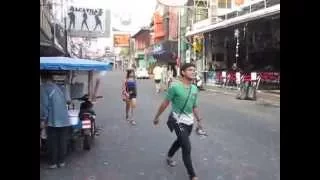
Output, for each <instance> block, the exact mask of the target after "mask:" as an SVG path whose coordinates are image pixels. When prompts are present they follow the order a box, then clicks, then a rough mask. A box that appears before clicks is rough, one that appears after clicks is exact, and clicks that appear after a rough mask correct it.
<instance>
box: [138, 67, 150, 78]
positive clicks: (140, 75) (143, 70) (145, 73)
mask: <svg viewBox="0 0 320 180" xmlns="http://www.w3.org/2000/svg"><path fill="white" fill-rule="evenodd" d="M136 77H137V79H149V73H148V71H147V69H146V68H138V69H137V71H136Z"/></svg>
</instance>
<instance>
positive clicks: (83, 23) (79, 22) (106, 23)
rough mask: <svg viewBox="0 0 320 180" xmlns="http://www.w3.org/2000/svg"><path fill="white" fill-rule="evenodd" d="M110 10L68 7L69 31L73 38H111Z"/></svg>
mask: <svg viewBox="0 0 320 180" xmlns="http://www.w3.org/2000/svg"><path fill="white" fill-rule="evenodd" d="M110 16H111V13H110V10H106V9H102V8H86V7H79V6H76V5H70V6H68V17H67V29H68V31H69V35H70V36H72V37H110V19H111V17H110Z"/></svg>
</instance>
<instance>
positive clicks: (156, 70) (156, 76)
mask: <svg viewBox="0 0 320 180" xmlns="http://www.w3.org/2000/svg"><path fill="white" fill-rule="evenodd" d="M162 73H163V71H162V68H161V67H160V66H159V65H158V64H157V65H156V66H155V67H154V68H153V75H154V83H155V85H156V92H157V93H160V89H161V85H160V83H161V78H162Z"/></svg>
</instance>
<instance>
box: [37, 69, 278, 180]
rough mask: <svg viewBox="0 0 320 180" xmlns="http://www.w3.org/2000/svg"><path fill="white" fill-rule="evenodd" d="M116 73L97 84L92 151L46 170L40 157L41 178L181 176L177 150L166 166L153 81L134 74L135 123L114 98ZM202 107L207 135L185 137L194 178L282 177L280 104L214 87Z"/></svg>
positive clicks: (166, 138)
mask: <svg viewBox="0 0 320 180" xmlns="http://www.w3.org/2000/svg"><path fill="white" fill-rule="evenodd" d="M123 76H124V75H123V73H122V72H110V73H108V74H107V75H106V76H105V77H104V79H103V81H102V85H101V89H100V90H99V91H100V94H101V95H103V96H104V99H102V100H100V102H98V103H97V104H96V107H95V108H96V112H97V123H98V125H99V126H101V128H102V131H101V135H100V136H99V137H97V138H96V140H95V143H94V146H93V148H92V149H91V151H89V152H84V151H82V150H81V149H78V150H77V151H76V152H74V153H73V154H71V155H70V156H68V158H67V166H66V167H65V168H61V169H55V170H48V169H46V167H47V166H46V163H45V162H44V161H43V160H42V161H41V162H40V179H41V180H138V179H139V180H140V179H143V180H187V179H188V177H187V173H186V170H185V167H184V166H183V162H182V157H181V150H180V151H178V153H177V154H176V156H175V159H176V160H177V161H178V166H176V167H173V168H171V167H168V166H167V165H166V164H165V155H166V153H167V150H168V148H169V146H170V145H171V143H172V142H173V141H174V138H175V135H174V134H171V133H170V132H169V130H168V129H167V127H166V124H165V123H166V120H167V117H168V113H169V111H168V110H167V111H166V112H165V113H163V115H162V116H161V122H160V124H161V126H160V127H158V128H156V127H153V125H152V120H153V117H154V115H155V112H156V110H157V108H158V106H159V104H160V102H161V100H162V99H163V94H156V93H155V89H154V84H153V81H152V80H139V83H138V99H137V102H138V107H137V109H136V116H135V119H136V121H137V126H135V127H133V126H130V125H129V124H128V123H127V122H126V121H125V119H124V104H123V102H122V101H121V97H120V91H121V90H120V87H121V84H120V81H121V79H122V77H123ZM200 110H201V114H202V116H203V117H204V125H205V127H206V130H207V132H208V134H209V136H208V137H206V138H203V137H199V136H197V135H196V134H195V133H193V134H192V136H191V142H192V152H191V154H192V160H193V163H194V167H195V170H196V173H197V175H198V176H199V179H200V180H280V108H276V107H266V106H262V105H257V104H256V103H254V102H250V101H240V100H236V99H235V98H233V97H230V96H226V95H223V94H214V93H212V92H201V94H200Z"/></svg>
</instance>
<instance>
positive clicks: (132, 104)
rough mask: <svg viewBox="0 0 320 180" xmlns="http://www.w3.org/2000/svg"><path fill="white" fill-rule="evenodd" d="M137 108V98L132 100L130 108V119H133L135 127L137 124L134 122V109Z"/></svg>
mask: <svg viewBox="0 0 320 180" xmlns="http://www.w3.org/2000/svg"><path fill="white" fill-rule="evenodd" d="M136 106H137V100H136V98H132V99H131V103H130V108H131V117H130V119H131V123H132V124H133V125H135V124H136V122H135V121H134V109H135V108H136Z"/></svg>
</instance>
